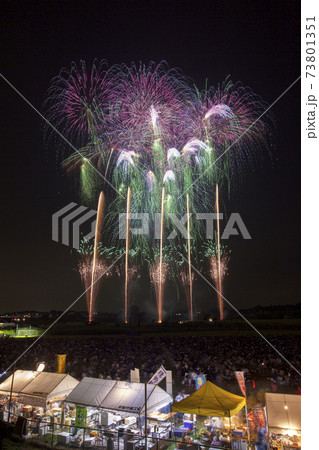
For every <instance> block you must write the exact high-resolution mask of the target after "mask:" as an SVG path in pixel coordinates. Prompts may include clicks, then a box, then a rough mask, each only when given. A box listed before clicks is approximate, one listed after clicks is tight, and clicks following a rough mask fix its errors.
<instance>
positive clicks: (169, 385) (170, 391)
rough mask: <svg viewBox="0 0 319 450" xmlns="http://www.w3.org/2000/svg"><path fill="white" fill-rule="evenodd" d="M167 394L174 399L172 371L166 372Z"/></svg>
mask: <svg viewBox="0 0 319 450" xmlns="http://www.w3.org/2000/svg"><path fill="white" fill-rule="evenodd" d="M166 392H167V393H168V394H169V395H171V396H172V397H173V378H172V371H171V370H166Z"/></svg>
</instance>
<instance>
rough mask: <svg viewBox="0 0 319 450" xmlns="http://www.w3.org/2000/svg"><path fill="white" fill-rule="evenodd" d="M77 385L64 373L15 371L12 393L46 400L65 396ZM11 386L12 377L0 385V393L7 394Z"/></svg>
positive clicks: (75, 381)
mask: <svg viewBox="0 0 319 450" xmlns="http://www.w3.org/2000/svg"><path fill="white" fill-rule="evenodd" d="M78 383H79V382H78V381H77V380H76V379H75V378H73V377H71V376H70V375H67V374H64V373H52V372H35V371H32V370H16V371H15V373H14V380H13V387H12V392H14V393H15V394H23V395H32V396H36V397H46V398H48V397H54V396H59V395H63V394H65V395H67V394H68V393H69V392H70V391H71V390H72V389H73V388H74V387H75V386H76V385H77V384H78ZM11 384H12V375H11V376H10V377H8V378H7V379H6V380H5V381H4V382H3V383H1V384H0V392H2V393H9V392H10V391H11Z"/></svg>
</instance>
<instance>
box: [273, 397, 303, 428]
mask: <svg viewBox="0 0 319 450" xmlns="http://www.w3.org/2000/svg"><path fill="white" fill-rule="evenodd" d="M285 406H286V407H287V409H286V408H285ZM266 411H267V422H268V429H269V431H270V432H272V433H278V434H286V433H287V431H296V434H300V432H301V395H288V394H269V393H266Z"/></svg>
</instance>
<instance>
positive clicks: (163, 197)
mask: <svg viewBox="0 0 319 450" xmlns="http://www.w3.org/2000/svg"><path fill="white" fill-rule="evenodd" d="M164 206H165V186H163V189H162V206H161V237H160V261H159V294H158V323H162V307H163V236H164Z"/></svg>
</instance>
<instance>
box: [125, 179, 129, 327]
mask: <svg viewBox="0 0 319 450" xmlns="http://www.w3.org/2000/svg"><path fill="white" fill-rule="evenodd" d="M130 210H131V188H130V187H128V189H127V206H126V249H125V292H124V321H125V323H127V320H128V302H129V298H128V283H129V265H128V260H129V251H130V218H129V216H130Z"/></svg>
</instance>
